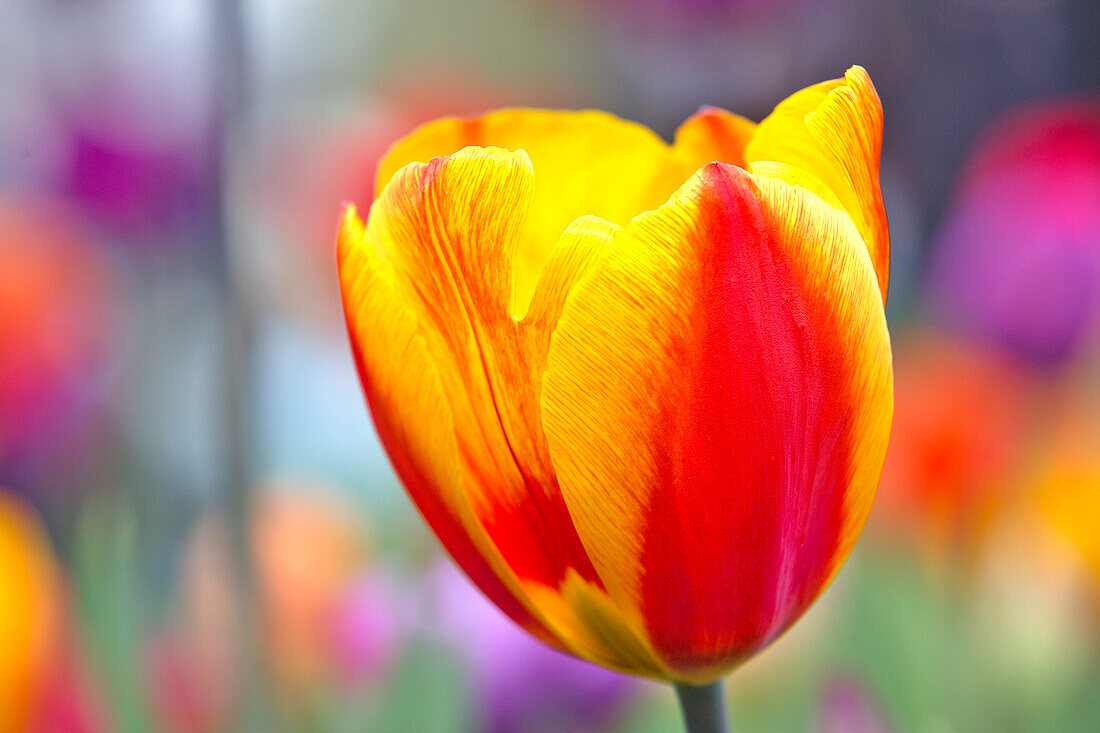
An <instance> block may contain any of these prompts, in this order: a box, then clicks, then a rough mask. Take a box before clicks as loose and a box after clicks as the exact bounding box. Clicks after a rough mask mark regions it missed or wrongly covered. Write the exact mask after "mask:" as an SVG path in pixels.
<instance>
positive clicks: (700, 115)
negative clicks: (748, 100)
mask: <svg viewBox="0 0 1100 733" xmlns="http://www.w3.org/2000/svg"><path fill="white" fill-rule="evenodd" d="M755 134H756V123H755V122H752V121H751V120H747V119H745V118H744V117H741V116H740V115H735V114H733V113H732V112H727V111H726V110H724V109H719V108H717V107H703V108H702V109H701V110H699V111H698V112H696V113H695V114H693V115H692V116H691V117H689V118H687V119H686V120H685V121H684V124H682V125H680V127H679V129H677V130H676V138H675V142H674V143H673V147H674V148H675V149H676V153H677V154H678V155H679V156H681V157H682V158H683V159H684V161H685V162H686V164H687V166H688V167H689V168H690V169H691V170H692V171H695V170H697V169H698V168H699V167H701V166H703V165H705V164H707V163H711V162H714V161H719V162H721V163H730V164H732V165H736V166H740V167H742V168H744V167H745V146H746V145H748V143H749V141H750V140H752V137H753V135H755Z"/></svg>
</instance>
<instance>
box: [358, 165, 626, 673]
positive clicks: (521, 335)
mask: <svg viewBox="0 0 1100 733" xmlns="http://www.w3.org/2000/svg"><path fill="white" fill-rule="evenodd" d="M531 177H532V172H531V166H530V161H529V160H528V158H527V156H526V154H525V153H523V152H517V153H509V152H507V151H503V150H500V149H481V148H466V149H464V150H462V151H460V152H458V153H456V154H454V155H451V156H448V157H446V158H438V159H433V160H432V162H431V163H429V164H427V165H425V164H419V163H416V164H411V165H409V166H407V167H406V168H404V169H402V170H401V171H400V172H399V173H398V174H397V175H396V176H395V177H394V178H393V180H392V181H391V182H390V183H389V184H388V185H387V187H386V189H385V190H384V191H383V193H382V196H381V197H380V198H379V199H378V201H376V202H375V204H374V206H373V207H372V208H371V212H370V216H369V218H368V222H367V224H366V226H365V228H364V226H363V225H362V223H361V222H360V221H359V220H358V218H357V217H356V216H355V214H354V211H353V210H352V211H349V213H348V215H347V218H346V220H345V223H344V227H343V230H342V232H341V236H340V241H339V259H340V275H341V284H342V288H343V295H344V304H345V313H346V316H347V321H348V327H349V331H350V334H351V340H352V344H353V346H354V350H355V354H356V359H357V362H358V364H359V369H360V376H361V379H362V382H363V385H364V390H365V392H366V395H367V399H368V402H369V404H370V408H371V412H372V415H373V417H374V420H375V423H376V425H377V426H378V430H379V434H380V436H381V438H382V441H383V444H384V445H385V447H386V450H387V452H388V453H389V455H390V457H391V460H392V461H393V463H394V467H395V469H396V471H397V473H398V475H399V476H400V477H401V479H402V481H403V482H404V484H405V485H406V487H407V488H408V490H409V493H410V495H411V496H412V498H413V500H414V501H415V503H416V504H417V506H418V507H419V508H420V510H421V511H422V513H423V514H424V515H425V518H426V519H427V520H428V522H429V524H430V525H431V526H432V528H433V530H434V531H435V532H436V534H437V535H438V536H439V537H440V539H441V541H442V542H443V544H444V546H445V547H446V548H447V549H448V551H449V552H450V553H451V554H452V556H453V557H454V558H455V559H456V561H457V562H458V563H459V564H460V565H461V566H462V567H463V569H464V570H465V571H466V572H467V574H468V575H470V577H471V579H472V580H473V581H474V582H475V583H476V584H477V585H478V586H479V587H480V588H482V590H483V591H484V592H485V593H486V594H487V595H488V596H489V597H490V598H491V599H492V600H493V601H494V602H495V603H497V604H498V605H500V606H501V607H502V608H503V609H504V610H505V612H506V613H508V615H510V616H511V617H512V618H513V619H515V620H516V621H517V622H519V623H520V624H521V625H523V626H525V627H526V628H528V629H530V630H532V631H533V633H535V634H536V635H538V636H540V637H541V638H543V639H544V640H546V641H549V642H550V643H554V644H556V645H558V646H561V647H564V648H566V649H569V650H570V651H574V652H575V653H577V654H580V655H582V656H586V657H588V658H593V659H598V660H600V661H601V662H602V663H604V664H607V665H609V666H619V667H623V666H624V663H623V662H622V661H621V660H620V659H619V657H618V656H617V652H616V651H615V650H614V649H609V648H607V647H606V646H605V645H604V643H603V642H602V641H601V638H600V635H599V634H592V633H589V632H588V631H587V629H586V628H585V625H584V622H583V620H581V619H577V618H576V614H573V615H572V616H570V615H569V614H563V613H561V612H560V609H559V608H558V605H560V604H559V601H558V600H554V599H557V598H559V597H560V596H561V594H563V593H564V592H565V589H567V588H570V587H583V588H585V590H586V592H588V593H593V594H596V595H601V594H602V595H604V596H606V594H605V593H604V590H603V587H602V585H601V583H600V580H599V577H598V576H597V575H596V572H595V569H594V568H593V567H592V565H591V562H590V561H589V559H588V556H587V553H586V552H585V550H584V548H583V546H582V545H581V543H580V539H579V537H578V536H577V534H576V530H575V529H574V528H573V524H572V520H571V519H570V517H569V513H568V510H567V508H566V506H565V503H564V500H563V498H562V496H561V493H560V490H559V489H558V486H557V479H556V476H555V475H554V473H553V469H552V466H551V464H550V460H549V453H548V449H547V448H546V442H545V438H544V436H543V432H542V425H541V408H540V401H539V395H540V391H541V386H542V385H541V374H542V371H543V365H544V364H545V355H546V352H547V350H548V349H549V341H550V333H551V331H552V330H553V328H554V326H555V325H556V323H557V319H558V314H559V313H560V311H561V308H562V304H563V303H564V301H565V298H566V295H567V293H568V292H569V290H570V288H571V286H572V284H573V282H574V281H575V280H576V279H577V278H578V277H580V276H581V275H582V273H583V272H585V271H586V270H587V269H588V268H589V267H590V266H591V265H592V263H593V262H594V261H595V260H596V259H597V255H598V253H599V251H600V250H601V249H602V248H603V247H604V246H605V245H606V244H607V242H609V241H611V239H612V238H613V237H614V236H615V235H616V233H617V231H618V227H616V226H614V225H612V224H610V223H608V222H604V221H601V220H598V219H596V218H594V217H582V218H581V219H579V220H577V221H576V222H574V223H573V224H571V225H570V226H569V227H568V228H567V229H566V230H565V232H564V233H563V234H562V236H561V238H560V240H559V242H558V243H557V244H556V246H555V247H554V248H553V250H552V251H551V253H550V255H549V257H548V259H547V262H546V267H545V268H544V271H543V272H542V274H541V277H540V279H539V282H538V284H537V287H536V289H535V292H534V296H533V299H532V303H531V308H530V311H529V313H528V314H527V317H526V318H525V319H524V320H523V321H517V320H516V319H514V318H513V317H512V316H511V314H510V313H509V312H508V307H507V303H508V293H509V292H510V289H511V278H512V273H511V271H510V267H509V263H510V262H511V257H512V255H513V253H514V252H515V247H516V243H517V241H518V236H517V232H518V231H519V229H520V227H521V225H522V222H523V217H524V215H525V214H526V210H527V206H528V202H529V200H530V194H531ZM548 599H550V600H548ZM607 623H608V624H610V623H612V622H607ZM606 625H607V624H605V626H606ZM619 635H620V636H622V635H628V632H621V633H620V634H619ZM608 638H610V637H608Z"/></svg>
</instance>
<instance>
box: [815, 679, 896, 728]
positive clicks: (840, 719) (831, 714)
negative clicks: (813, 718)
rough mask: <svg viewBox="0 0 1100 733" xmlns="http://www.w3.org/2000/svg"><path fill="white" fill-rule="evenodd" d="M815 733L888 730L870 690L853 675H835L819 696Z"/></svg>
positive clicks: (883, 715) (879, 707)
mask: <svg viewBox="0 0 1100 733" xmlns="http://www.w3.org/2000/svg"><path fill="white" fill-rule="evenodd" d="M815 730H817V733H889V731H891V730H893V728H892V727H891V726H890V725H888V724H887V722H886V715H885V714H884V712H883V710H882V708H881V706H880V705H879V703H878V701H877V700H875V698H874V696H873V695H872V693H871V690H869V689H868V688H867V685H865V684H864V683H863V682H862V681H860V680H859V679H857V678H855V677H837V678H835V679H833V680H832V681H831V682H829V683H828V684H827V685H826V687H825V690H824V692H823V693H822V696H821V707H820V710H819V713H818V720H817V727H816V729H815Z"/></svg>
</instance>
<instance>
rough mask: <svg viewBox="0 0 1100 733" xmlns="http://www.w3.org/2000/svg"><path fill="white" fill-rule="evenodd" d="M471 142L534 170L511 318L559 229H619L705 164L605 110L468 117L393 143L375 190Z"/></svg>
mask: <svg viewBox="0 0 1100 733" xmlns="http://www.w3.org/2000/svg"><path fill="white" fill-rule="evenodd" d="M470 145H480V146H496V147H500V148H504V149H507V150H523V151H524V152H526V153H527V155H528V156H529V158H530V160H531V164H532V165H533V167H534V169H535V170H536V171H537V175H536V176H535V182H534V190H533V194H532V200H531V205H530V210H529V212H528V215H527V218H526V220H525V221H524V223H523V225H522V230H521V234H520V240H519V244H518V253H517V256H516V257H515V282H516V287H515V293H514V297H513V300H512V302H511V304H510V307H511V310H512V313H514V314H515V315H516V316H517V317H521V316H522V315H523V314H524V313H525V312H526V310H527V306H528V303H529V302H530V299H531V295H532V293H533V291H534V287H535V283H536V282H537V280H538V277H539V273H540V272H541V271H542V268H543V265H544V263H545V262H546V259H547V257H548V256H549V254H550V251H551V249H552V248H553V246H554V243H555V242H557V241H558V238H559V237H560V236H561V233H562V232H563V231H564V230H565V228H566V227H567V226H568V225H569V224H570V223H571V222H573V221H575V220H576V219H577V218H578V217H580V216H583V215H592V216H596V217H599V218H600V219H604V220H605V221H608V222H611V223H614V224H617V225H619V226H623V225H625V224H626V223H627V222H629V221H630V220H631V219H632V218H634V217H635V216H636V215H638V214H640V213H641V212H643V211H647V210H649V209H653V208H656V207H657V206H660V205H661V204H663V203H664V202H665V201H666V200H668V197H669V196H670V195H671V194H672V193H673V192H674V191H675V190H676V189H677V187H679V186H680V184H682V183H683V182H684V181H685V180H686V179H687V177H688V176H689V175H691V173H692V172H694V170H695V169H696V168H697V167H698V166H699V165H702V163H704V162H707V161H705V160H703V161H699V162H695V164H694V165H690V164H689V163H685V161H683V160H681V159H680V158H678V157H677V156H676V155H674V154H673V151H672V149H671V148H669V146H668V145H667V144H665V142H664V141H663V140H661V139H660V138H659V137H657V135H655V134H654V133H653V132H652V131H650V130H648V129H647V128H645V127H643V126H641V125H637V124H634V123H631V122H626V121H624V120H621V119H619V118H617V117H614V116H613V115H609V114H606V113H603V112H596V111H586V112H564V111H551V110H528V109H505V110H499V111H497V112H491V113H489V114H487V115H485V116H483V117H480V118H478V119H473V120H463V119H459V118H456V117H448V118H443V119H440V120H436V121H434V122H431V123H429V124H427V125H425V126H423V127H421V128H420V129H418V130H416V131H415V132H414V133H412V134H411V135H409V136H408V137H407V138H405V139H404V140H402V141H400V142H399V143H397V145H395V146H394V148H393V149H392V150H391V151H390V153H389V155H388V156H387V157H386V159H385V160H384V161H383V162H382V164H381V165H380V166H379V170H378V182H377V190H378V191H381V190H382V189H383V187H385V185H386V184H387V183H388V182H389V180H390V179H391V178H392V177H393V176H394V174H395V173H396V172H397V171H398V170H400V169H401V168H402V167H404V166H405V165H407V164H409V163H411V162H417V161H419V162H427V161H428V160H430V159H431V158H433V157H436V156H444V155H449V154H451V153H454V152H455V151H457V150H460V149H461V148H464V147H466V146H470Z"/></svg>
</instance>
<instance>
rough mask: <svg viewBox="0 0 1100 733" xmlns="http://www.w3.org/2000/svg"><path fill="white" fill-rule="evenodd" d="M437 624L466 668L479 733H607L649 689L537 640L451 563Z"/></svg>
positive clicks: (440, 578)
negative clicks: (563, 732)
mask: <svg viewBox="0 0 1100 733" xmlns="http://www.w3.org/2000/svg"><path fill="white" fill-rule="evenodd" d="M430 588H431V592H432V594H433V596H434V598H433V600H434V613H435V614H436V615H437V616H438V618H435V619H434V620H433V621H431V623H432V625H433V626H435V627H436V628H438V629H439V630H440V633H441V634H442V635H443V638H444V639H445V640H446V641H447V642H449V643H450V644H451V645H453V646H454V647H455V648H456V649H457V650H458V651H459V653H460V654H461V655H462V656H463V658H464V659H465V661H466V662H467V663H468V664H469V666H470V669H471V671H472V673H473V675H472V677H473V678H472V681H471V684H472V685H473V688H474V694H475V696H476V699H477V702H478V705H477V711H478V713H479V718H480V719H479V722H480V724H481V726H480V728H479V730H484V731H487V732H491V733H520V732H521V731H538V730H544V731H552V730H568V731H573V732H574V733H585V732H586V731H598V730H603V729H604V728H605V727H606V726H607V725H608V724H609V723H610V722H612V721H613V720H614V718H615V716H616V715H618V714H619V713H621V712H622V711H623V710H624V709H625V707H626V705H627V704H628V703H629V701H630V699H631V698H632V697H633V696H634V695H636V694H638V693H639V691H640V690H641V689H642V686H643V685H644V684H646V683H645V682H643V681H641V680H638V679H635V678H633V677H628V676H626V675H622V674H618V673H615V672H611V671H609V670H606V669H604V668H602V667H598V666H596V665H594V664H589V663H586V662H583V661H581V660H579V659H576V658H574V657H571V656H568V655H567V654H564V653H562V652H559V651H557V650H556V649H552V648H551V647H549V646H547V645H545V644H543V643H541V642H539V641H537V640H535V639H534V638H532V637H531V636H530V635H529V634H527V633H526V632H525V631H523V630H522V629H520V628H519V627H518V626H516V625H515V624H514V623H512V622H511V620H509V619H508V618H507V617H506V616H505V615H504V614H503V613H501V612H500V610H498V609H497V608H496V606H494V605H493V604H492V603H490V602H489V601H488V600H487V599H486V598H485V597H484V596H482V595H481V593H480V592H479V591H478V590H477V589H476V588H474V587H473V586H472V585H471V584H470V582H469V581H468V580H466V578H465V577H463V576H462V575H461V573H460V572H459V571H458V570H457V569H456V568H455V567H454V566H453V565H452V564H451V563H450V562H440V563H439V564H438V565H437V566H436V568H435V569H434V571H433V574H432V578H431V580H430Z"/></svg>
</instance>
